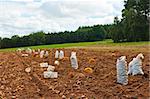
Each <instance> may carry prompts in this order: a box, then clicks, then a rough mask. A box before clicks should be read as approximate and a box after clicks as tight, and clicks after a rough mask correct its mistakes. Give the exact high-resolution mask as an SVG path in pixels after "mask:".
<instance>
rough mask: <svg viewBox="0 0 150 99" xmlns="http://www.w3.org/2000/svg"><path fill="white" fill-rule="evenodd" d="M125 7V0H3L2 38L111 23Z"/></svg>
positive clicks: (0, 16)
mask: <svg viewBox="0 0 150 99" xmlns="http://www.w3.org/2000/svg"><path fill="white" fill-rule="evenodd" d="M122 9H123V0H0V37H11V36H12V35H20V36H22V35H27V34H29V33H31V32H36V31H40V30H43V31H45V32H58V31H65V30H69V31H72V30H73V31H74V30H76V29H77V28H78V27H79V26H88V25H89V26H91V25H94V24H109V23H112V22H113V18H114V16H119V17H121V10H122Z"/></svg>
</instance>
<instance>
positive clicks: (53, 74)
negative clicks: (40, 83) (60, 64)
mask: <svg viewBox="0 0 150 99" xmlns="http://www.w3.org/2000/svg"><path fill="white" fill-rule="evenodd" d="M43 75H44V78H58V72H52V71H45V72H44V73H43Z"/></svg>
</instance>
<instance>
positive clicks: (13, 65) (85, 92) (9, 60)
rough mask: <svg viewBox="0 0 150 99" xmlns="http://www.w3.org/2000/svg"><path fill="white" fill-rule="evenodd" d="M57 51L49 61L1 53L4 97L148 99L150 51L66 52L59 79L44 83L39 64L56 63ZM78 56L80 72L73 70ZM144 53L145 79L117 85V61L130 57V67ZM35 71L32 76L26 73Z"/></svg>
mask: <svg viewBox="0 0 150 99" xmlns="http://www.w3.org/2000/svg"><path fill="white" fill-rule="evenodd" d="M55 50H56V49H50V50H49V54H50V55H49V57H48V58H45V59H40V58H39V57H33V56H29V57H21V55H20V54H18V53H16V52H0V97H1V98H4V99H5V98H7V99H12V98H14V99H16V98H19V99H33V98H35V99H39V98H42V99H47V98H49V99H62V98H64V99H65V98H67V99H68V98H69V99H100V98H106V99H107V98H111V99H115V98H123V99H126V98H138V97H139V98H145V99H147V98H148V97H150V94H149V89H150V88H149V82H150V79H149V76H150V75H149V72H150V69H149V68H150V63H149V62H150V60H149V52H148V51H149V50H148V47H146V46H141V47H132V48H130V47H128V48H126V47H124V48H120V49H119V47H118V48H115V47H114V48H111V47H104V48H103V47H96V48H95V47H90V48H88V47H87V48H68V49H62V50H63V51H64V52H65V58H64V59H63V60H61V61H60V65H59V66H56V70H55V71H57V72H58V74H59V75H58V78H57V79H44V78H43V72H44V70H46V68H41V67H40V66H39V63H41V62H48V63H49V64H52V65H53V63H54V61H55V59H54V53H55ZM71 51H76V52H77V58H78V62H79V69H78V70H74V69H73V68H71V66H70V60H69V57H70V53H71ZM139 53H143V54H144V56H145V59H144V60H143V71H144V73H145V74H144V75H143V76H142V75H137V76H129V77H128V80H129V82H128V85H126V86H123V85H120V84H117V83H116V60H117V58H118V57H119V56H121V55H126V56H127V62H128V63H129V62H130V61H131V60H132V58H133V57H135V56H136V55H137V54H139ZM27 67H30V68H31V72H30V73H26V72H25V69H26V68H27ZM86 67H91V68H92V69H93V72H92V73H91V74H87V73H85V72H84V69H85V68H86Z"/></svg>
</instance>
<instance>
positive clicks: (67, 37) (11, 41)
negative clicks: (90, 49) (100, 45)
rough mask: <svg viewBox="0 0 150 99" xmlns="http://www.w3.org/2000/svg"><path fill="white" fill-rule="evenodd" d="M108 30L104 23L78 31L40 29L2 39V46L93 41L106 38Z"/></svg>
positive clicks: (0, 44)
mask: <svg viewBox="0 0 150 99" xmlns="http://www.w3.org/2000/svg"><path fill="white" fill-rule="evenodd" d="M105 34H106V31H105V29H104V28H103V26H102V25H95V26H93V27H89V26H87V27H79V28H78V29H77V30H76V31H71V32H69V31H65V32H58V33H47V34H46V33H44V32H43V31H39V32H36V33H32V34H30V35H27V36H22V37H19V36H18V35H14V36H12V37H11V38H3V39H0V48H12V47H22V46H34V45H46V44H58V43H59V44H60V43H74V42H91V41H99V40H103V39H105Z"/></svg>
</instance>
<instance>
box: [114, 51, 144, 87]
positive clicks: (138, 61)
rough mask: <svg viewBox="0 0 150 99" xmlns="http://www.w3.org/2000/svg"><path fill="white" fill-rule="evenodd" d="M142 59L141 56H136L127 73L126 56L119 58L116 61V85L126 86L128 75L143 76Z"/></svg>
mask: <svg viewBox="0 0 150 99" xmlns="http://www.w3.org/2000/svg"><path fill="white" fill-rule="evenodd" d="M142 59H144V56H143V54H141V53H140V54H138V55H137V56H136V57H135V58H133V60H132V61H131V62H130V63H129V65H128V71H127V62H126V56H121V57H120V58H119V59H117V64H116V67H117V83H120V84H123V85H127V84H128V75H133V76H134V75H138V74H141V75H144V72H143V70H142Z"/></svg>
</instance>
